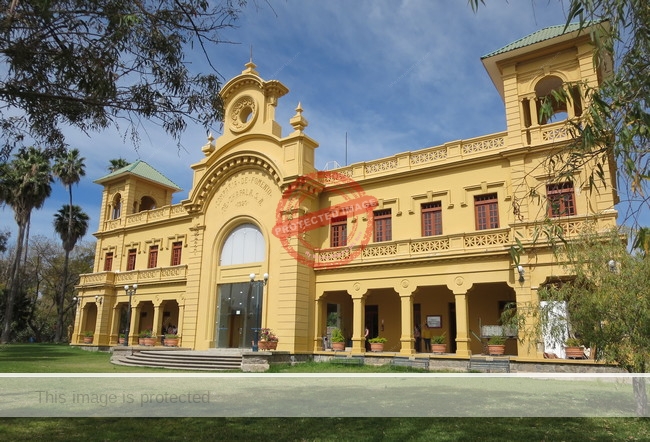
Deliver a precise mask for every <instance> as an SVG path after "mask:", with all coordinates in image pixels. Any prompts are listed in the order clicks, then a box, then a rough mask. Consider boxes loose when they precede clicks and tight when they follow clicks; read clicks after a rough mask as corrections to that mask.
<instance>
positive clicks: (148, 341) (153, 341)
mask: <svg viewBox="0 0 650 442" xmlns="http://www.w3.org/2000/svg"><path fill="white" fill-rule="evenodd" d="M143 341H144V345H146V346H148V347H153V346H154V345H156V338H144V339H143Z"/></svg>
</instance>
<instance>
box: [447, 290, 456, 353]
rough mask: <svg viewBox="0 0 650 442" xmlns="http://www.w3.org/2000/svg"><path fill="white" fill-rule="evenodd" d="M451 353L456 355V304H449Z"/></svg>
mask: <svg viewBox="0 0 650 442" xmlns="http://www.w3.org/2000/svg"><path fill="white" fill-rule="evenodd" d="M449 351H450V352H451V353H456V303H455V302H450V303H449Z"/></svg>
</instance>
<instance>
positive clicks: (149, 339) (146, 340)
mask: <svg viewBox="0 0 650 442" xmlns="http://www.w3.org/2000/svg"><path fill="white" fill-rule="evenodd" d="M138 337H139V338H140V339H139V341H138V344H140V345H147V346H152V345H155V344H156V338H154V337H153V334H152V332H151V330H142V331H141V332H140V334H139V335H138Z"/></svg>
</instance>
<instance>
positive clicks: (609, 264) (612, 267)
mask: <svg viewBox="0 0 650 442" xmlns="http://www.w3.org/2000/svg"><path fill="white" fill-rule="evenodd" d="M607 267H609V271H610V272H615V271H616V261H614V260H613V259H610V260H609V262H607Z"/></svg>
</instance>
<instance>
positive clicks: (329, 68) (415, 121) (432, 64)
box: [0, 0, 566, 240]
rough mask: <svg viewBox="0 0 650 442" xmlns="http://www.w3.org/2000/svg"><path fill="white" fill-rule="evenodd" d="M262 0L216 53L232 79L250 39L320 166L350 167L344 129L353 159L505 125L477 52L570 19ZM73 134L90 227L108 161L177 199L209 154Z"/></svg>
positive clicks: (108, 134) (492, 10)
mask: <svg viewBox="0 0 650 442" xmlns="http://www.w3.org/2000/svg"><path fill="white" fill-rule="evenodd" d="M256 3H257V6H255V5H254V4H252V5H249V6H248V7H247V8H246V9H245V10H244V12H243V15H242V16H241V18H240V20H239V21H238V25H239V27H238V28H237V29H229V30H226V31H224V32H223V34H222V39H223V40H228V41H232V42H235V43H233V44H227V43H225V44H220V45H217V46H215V47H213V48H211V49H210V56H211V57H212V59H213V63H214V65H215V66H216V67H217V68H218V69H219V71H220V73H221V75H223V77H224V79H225V81H228V80H229V79H231V78H232V77H234V76H236V75H238V74H239V73H240V72H241V71H242V70H243V69H244V64H245V63H246V62H248V60H249V56H250V47H251V45H252V48H253V61H254V62H255V64H256V65H257V71H258V72H259V73H260V75H261V76H262V78H264V79H265V80H270V79H277V80H280V81H281V82H282V83H284V84H285V85H286V86H287V87H288V88H289V91H290V92H289V94H287V95H286V96H284V97H283V98H281V99H280V101H279V105H278V110H277V112H276V120H277V121H278V122H279V123H280V124H281V125H282V127H283V135H286V134H288V133H289V132H290V130H289V129H291V126H290V125H289V119H290V118H291V117H292V116H293V115H294V114H295V108H296V105H297V104H298V102H301V104H302V107H303V109H304V112H303V116H305V117H306V118H307V119H308V120H309V123H310V124H309V127H307V129H306V130H305V132H306V133H307V134H308V135H310V136H311V137H312V138H314V139H315V140H316V141H318V142H319V144H320V147H319V148H318V149H317V155H316V165H317V167H318V168H319V169H324V168H325V165H326V164H327V163H328V162H330V161H336V162H338V163H339V164H340V165H345V164H346V147H345V144H346V133H347V146H348V147H347V163H348V164H351V163H354V162H358V161H366V160H371V159H376V158H381V157H386V156H390V155H393V154H395V153H398V152H404V151H410V150H417V149H421V148H424V147H429V146H435V145H439V144H443V143H445V142H448V141H453V140H458V139H467V138H472V137H476V136H480V135H485V134H490V133H495V132H500V131H502V130H505V114H504V108H503V102H502V101H501V98H500V97H499V94H498V93H497V90H496V89H495V87H494V85H493V84H492V82H491V80H490V78H489V76H488V75H487V73H486V71H485V69H484V68H483V65H482V64H481V61H480V57H481V56H482V55H485V54H487V53H490V52H492V51H493V50H496V49H498V48H500V47H502V46H505V45H506V44H508V43H511V42H513V41H515V40H517V39H519V38H521V37H524V36H525V35H527V34H530V33H532V32H534V31H536V30H538V29H540V28H543V27H546V26H552V25H557V24H563V23H564V21H565V17H566V15H565V7H566V6H563V4H562V2H561V1H559V0H542V1H535V0H518V1H510V2H507V1H504V0H493V1H489V2H487V3H488V5H487V6H483V7H481V8H480V10H479V12H478V13H477V14H475V13H474V12H472V9H471V8H470V6H469V5H468V4H467V1H465V0H448V1H432V0H402V1H397V0H356V1H353V2H352V1H346V2H344V1H341V0H333V1H305V0H302V1H300V0H280V1H271V2H270V3H271V5H272V8H271V7H270V6H269V5H268V4H267V3H266V2H264V1H260V0H258V1H257V2H256ZM190 60H191V61H193V68H192V69H196V70H200V69H202V68H204V66H205V64H204V62H203V61H202V60H201V59H200V58H199V57H196V58H195V57H190ZM213 133H214V134H215V137H216V136H218V134H219V133H220V130H219V128H213ZM68 136H69V139H68V141H69V143H70V145H71V147H76V148H78V149H80V151H81V153H82V156H84V157H85V158H86V176H85V177H84V178H83V180H82V181H81V183H80V184H79V185H77V186H75V187H74V188H73V197H74V202H75V204H78V205H81V206H82V207H83V209H84V210H85V212H86V213H88V215H89V216H90V226H89V230H90V232H95V231H96V230H97V228H98V225H99V220H98V217H99V209H100V207H99V206H100V203H101V191H102V188H101V186H99V185H97V184H94V183H93V182H92V181H93V180H95V179H97V178H99V177H101V176H103V175H105V174H106V173H107V166H108V164H109V160H110V159H112V158H117V157H123V158H126V159H127V160H128V161H134V160H136V159H142V160H144V161H146V162H148V163H149V164H150V165H152V166H153V167H155V168H156V169H158V170H159V171H160V172H162V173H163V174H164V175H166V176H167V177H169V178H170V179H171V180H172V181H174V182H175V183H176V184H178V185H179V186H180V187H181V188H182V189H183V190H182V191H181V192H178V193H177V194H176V195H175V197H174V203H176V202H179V201H181V200H183V199H185V198H187V196H188V192H189V190H190V187H191V183H192V171H191V169H190V165H191V164H193V163H196V162H198V161H199V160H201V159H202V157H203V154H202V153H201V147H202V146H203V145H204V144H205V143H206V131H205V129H203V128H202V127H190V128H188V130H187V132H186V133H185V135H184V136H183V139H182V144H183V147H182V148H181V149H179V148H178V147H177V145H176V142H175V141H174V140H173V139H171V138H169V137H168V136H167V135H166V134H165V133H164V132H163V131H162V130H161V129H159V128H157V127H152V126H146V127H145V128H143V131H142V142H141V145H140V146H139V148H138V150H137V151H136V150H135V149H134V147H133V145H132V144H130V143H129V142H128V141H129V140H128V139H123V138H122V137H121V136H120V134H119V133H118V132H117V131H116V130H114V129H109V130H106V131H104V132H101V133H92V134H91V135H90V136H86V135H85V134H81V133H79V132H75V131H69V132H68ZM125 141H126V142H125ZM66 203H67V192H66V190H65V189H64V187H63V186H62V185H61V184H60V183H58V182H56V183H55V184H54V186H53V193H52V197H51V198H50V199H49V200H48V201H47V203H46V205H45V206H44V208H43V209H41V210H38V211H35V212H34V213H33V214H32V228H31V234H32V235H34V234H41V235H44V236H46V237H49V238H56V235H55V234H54V233H53V229H52V219H53V214H54V213H55V212H56V211H57V210H58V209H59V208H60V207H61V206H62V205H63V204H66ZM0 229H10V230H12V231H15V227H14V221H13V212H12V211H11V209H10V208H5V209H3V210H2V211H0ZM12 239H14V238H12ZM85 239H86V240H91V239H93V238H92V236H90V235H88V236H87V237H86V238H85Z"/></svg>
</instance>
